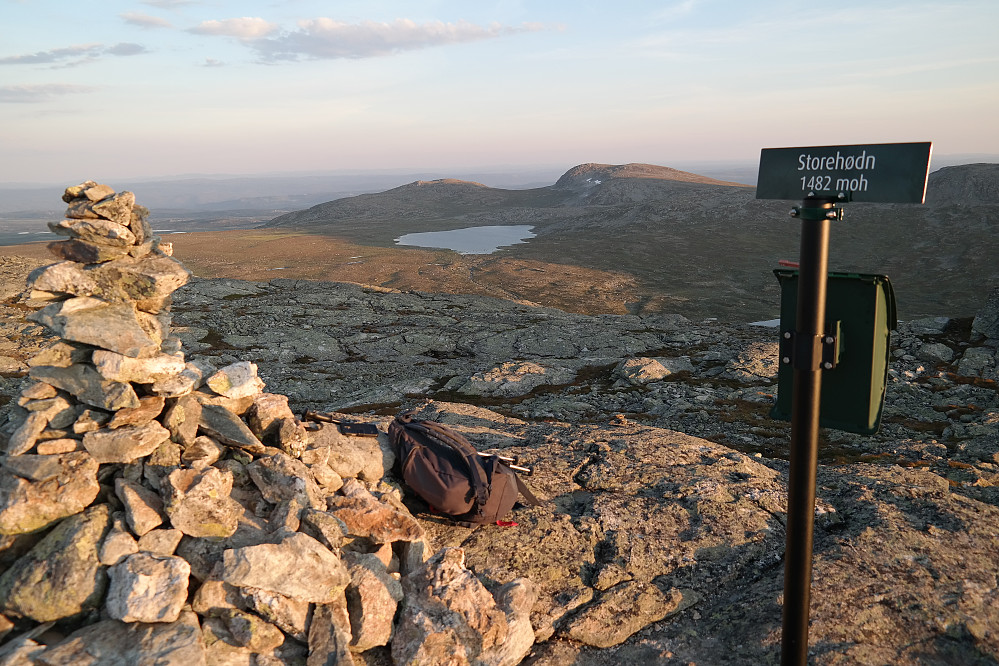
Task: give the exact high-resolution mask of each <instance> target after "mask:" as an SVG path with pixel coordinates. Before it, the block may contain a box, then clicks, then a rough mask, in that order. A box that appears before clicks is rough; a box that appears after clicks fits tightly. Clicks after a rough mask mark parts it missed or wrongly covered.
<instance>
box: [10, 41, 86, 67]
mask: <svg viewBox="0 0 999 666" xmlns="http://www.w3.org/2000/svg"><path fill="white" fill-rule="evenodd" d="M103 48H104V46H103V45H101V44H78V45H76V46H66V47H63V48H61V49H50V50H48V51H38V52H36V53H28V54H25V55H16V56H7V57H5V58H0V65H47V64H51V63H56V62H63V61H66V60H72V59H80V58H88V57H94V56H97V55H99V54H100V52H101V50H102V49H103Z"/></svg>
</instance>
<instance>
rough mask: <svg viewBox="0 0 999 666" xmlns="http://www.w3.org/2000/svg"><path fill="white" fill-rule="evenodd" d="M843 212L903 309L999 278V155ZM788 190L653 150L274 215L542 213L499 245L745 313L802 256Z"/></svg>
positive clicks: (957, 313) (332, 225)
mask: <svg viewBox="0 0 999 666" xmlns="http://www.w3.org/2000/svg"><path fill="white" fill-rule="evenodd" d="M845 208H846V211H845V219H844V220H843V221H841V222H836V223H834V225H833V230H832V238H831V247H830V269H832V270H839V271H850V272H863V273H884V274H887V275H888V276H889V277H890V278H891V280H892V282H893V283H894V285H895V290H896V293H897V297H898V306H899V315H900V316H901V317H903V318H913V317H917V316H927V315H934V316H936V315H947V316H953V317H962V316H972V315H973V314H974V313H975V312H976V311H977V309H978V308H979V307H981V305H982V304H983V303H984V301H985V298H986V296H987V295H988V293H989V291H990V289H991V288H993V287H995V286H999V261H996V257H997V256H999V164H971V165H962V166H953V167H945V168H943V169H939V170H938V171H936V172H934V173H932V174H931V175H930V179H929V185H928V191H927V197H926V204H925V205H922V206H920V205H896V204H847V205H846V206H845ZM788 209H789V204H788V203H785V202H779V201H777V202H775V201H761V200H757V199H755V189H754V188H753V187H750V186H746V185H744V184H740V183H735V182H726V181H721V180H716V179H713V178H708V177H705V176H700V175H697V174H693V173H689V172H685V171H680V170H677V169H672V168H668V167H663V166H655V165H648V164H626V165H608V164H583V165H580V166H577V167H574V168H572V169H570V170H569V171H567V172H566V173H565V174H563V175H562V176H561V177H560V178H559V179H558V180H557V181H556V182H555V183H554V184H553V185H549V186H546V187H537V188H531V189H519V190H505V189H499V188H492V187H487V186H485V185H482V184H481V183H476V182H470V181H463V180H454V179H444V180H433V181H416V182H412V183H409V184H407V185H403V186H401V187H396V188H393V189H390V190H387V191H384V192H380V193H374V194H362V195H359V196H353V197H347V198H341V199H337V200H334V201H329V202H326V203H322V204H319V205H316V206H313V207H311V208H308V209H305V210H301V211H297V212H294V213H288V214H286V215H281V216H279V217H277V218H275V219H273V220H271V221H270V222H268V223H267V224H266V225H265V226H268V227H284V228H288V227H291V228H297V229H304V230H308V231H310V232H311V233H321V234H324V235H331V236H337V237H342V238H345V239H347V240H351V241H353V242H358V243H364V244H370V245H376V246H383V247H390V246H393V245H394V240H395V239H396V238H398V237H399V236H401V235H402V234H406V233H414V232H426V231H444V230H452V229H458V228H465V227H476V226H488V225H514V224H516V225H531V226H533V227H534V231H535V233H536V237H535V238H533V239H531V240H530V241H529V242H527V243H524V244H520V245H515V246H512V247H509V248H507V249H504V250H501V251H500V253H499V254H502V255H504V256H508V257H515V258H519V259H530V260H535V261H542V262H547V263H551V264H568V265H574V266H581V267H586V268H593V269H599V270H604V271H617V272H622V273H626V274H629V275H631V276H633V277H635V278H636V279H637V280H638V281H639V283H640V284H642V285H643V286H644V287H645V288H646V290H647V293H648V294H650V295H649V296H648V297H646V298H644V300H643V302H640V303H635V304H633V305H632V308H631V309H632V311H634V312H644V311H671V312H679V313H681V314H686V315H688V316H693V317H703V316H717V317H720V318H723V319H728V320H740V319H741V320H745V319H747V318H748V319H752V318H766V317H769V316H773V314H774V312H775V309H776V307H775V303H776V301H777V299H778V298H779V292H778V288H777V283H776V280H775V279H774V277H773V275H772V272H771V271H772V269H773V268H774V267H776V265H777V261H778V260H780V259H791V260H794V259H796V258H797V254H798V245H799V238H800V223H799V222H798V221H796V220H794V219H791V218H790V217H789V216H788Z"/></svg>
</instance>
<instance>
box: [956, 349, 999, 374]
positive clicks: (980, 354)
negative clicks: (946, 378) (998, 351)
mask: <svg viewBox="0 0 999 666" xmlns="http://www.w3.org/2000/svg"><path fill="white" fill-rule="evenodd" d="M993 367H995V352H994V350H992V349H989V348H988V347H970V348H968V349H965V350H964V353H963V354H962V355H961V360H960V361H959V362H958V364H957V374H959V375H961V376H962V377H984V376H985V375H986V374H987V373H988V371H989V370H990V369H991V368H993Z"/></svg>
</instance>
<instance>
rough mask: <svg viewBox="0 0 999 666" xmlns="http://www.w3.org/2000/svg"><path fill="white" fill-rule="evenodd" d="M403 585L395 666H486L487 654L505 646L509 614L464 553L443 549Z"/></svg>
mask: <svg viewBox="0 0 999 666" xmlns="http://www.w3.org/2000/svg"><path fill="white" fill-rule="evenodd" d="M402 585H403V592H404V594H405V602H404V603H403V606H402V612H401V613H400V615H399V620H398V623H397V625H396V630H395V638H394V639H393V640H392V659H393V661H395V663H397V664H426V665H427V666H429V665H430V664H443V663H460V664H473V663H483V662H482V661H481V659H482V657H483V655H484V653H488V652H489V651H490V650H492V649H494V648H495V647H496V646H498V645H502V644H503V642H504V641H506V639H507V636H508V633H509V625H508V623H507V619H506V614H505V613H504V612H503V611H502V610H500V609H499V608H497V606H496V601H495V599H494V598H493V596H492V595H491V594H490V593H489V591H488V590H486V588H485V587H484V586H483V585H482V583H481V582H480V581H479V579H478V578H476V577H475V575H474V574H472V572H471V571H469V570H468V569H466V568H465V566H464V553H463V552H462V550H461V549H460V548H444V549H442V550H441V551H440V552H439V553H437V554H436V555H435V556H434V557H432V558H430V559H429V560H427V562H426V563H425V564H424V566H423V567H421V568H420V569H418V570H417V571H414V572H413V573H411V574H410V575H409V576H407V577H406V578H405V579H403V582H402ZM525 654H526V653H525ZM522 656H523V655H522ZM513 663H515V662H513Z"/></svg>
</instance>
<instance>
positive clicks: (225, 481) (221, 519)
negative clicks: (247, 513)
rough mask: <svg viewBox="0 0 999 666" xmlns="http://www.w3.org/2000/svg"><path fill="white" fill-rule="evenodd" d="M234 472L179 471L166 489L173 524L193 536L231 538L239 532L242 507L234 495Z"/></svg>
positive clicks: (212, 468)
mask: <svg viewBox="0 0 999 666" xmlns="http://www.w3.org/2000/svg"><path fill="white" fill-rule="evenodd" d="M231 492H232V473H231V472H226V471H222V470H220V469H217V468H215V467H206V468H204V469H201V470H197V469H175V470H174V471H172V472H170V475H169V476H168V477H167V478H166V483H165V485H164V487H163V488H162V493H163V499H164V506H163V508H164V511H165V512H166V514H167V516H168V517H169V518H170V523H171V524H172V525H173V526H174V527H175V528H177V529H178V530H180V531H181V532H183V533H184V534H187V535H189V536H193V537H227V536H231V535H232V534H233V532H235V531H236V527H237V525H238V519H239V514H240V513H241V508H240V506H239V504H237V503H236V502H235V501H234V500H233V499H232V497H231V496H230V493H231Z"/></svg>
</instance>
